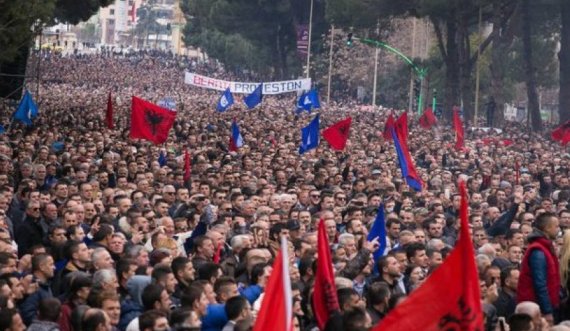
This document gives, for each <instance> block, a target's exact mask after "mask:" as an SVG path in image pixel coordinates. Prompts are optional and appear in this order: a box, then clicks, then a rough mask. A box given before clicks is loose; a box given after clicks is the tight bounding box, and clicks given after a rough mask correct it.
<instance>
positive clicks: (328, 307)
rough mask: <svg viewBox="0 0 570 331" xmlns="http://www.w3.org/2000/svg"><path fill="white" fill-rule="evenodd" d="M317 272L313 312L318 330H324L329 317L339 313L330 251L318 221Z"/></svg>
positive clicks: (325, 235) (321, 222)
mask: <svg viewBox="0 0 570 331" xmlns="http://www.w3.org/2000/svg"><path fill="white" fill-rule="evenodd" d="M317 252H318V255H319V258H318V259H317V271H316V275H315V283H314V289H315V291H314V292H313V310H314V311H315V319H316V320H317V324H318V326H319V329H321V330H324V329H325V326H326V325H327V321H328V320H329V317H330V315H331V314H332V313H333V312H335V311H339V310H340V307H339V303H338V297H337V294H336V285H335V283H334V272H333V266H332V259H331V250H330V246H329V241H328V239H327V232H326V229H325V221H324V220H322V219H321V220H320V221H319V229H318V232H317Z"/></svg>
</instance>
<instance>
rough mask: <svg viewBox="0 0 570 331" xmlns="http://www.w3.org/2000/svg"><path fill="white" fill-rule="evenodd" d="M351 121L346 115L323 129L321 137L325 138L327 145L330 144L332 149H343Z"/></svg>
mask: <svg viewBox="0 0 570 331" xmlns="http://www.w3.org/2000/svg"><path fill="white" fill-rule="evenodd" d="M351 123H352V118H351V117H347V118H345V119H343V120H342V121H339V122H336V123H335V124H333V125H332V126H330V127H328V128H326V129H325V130H323V133H322V135H323V138H325V140H326V141H327V142H328V143H329V145H331V147H332V149H334V150H337V151H342V150H343V149H344V147H345V146H346V141H347V140H348V136H349V135H350V124H351Z"/></svg>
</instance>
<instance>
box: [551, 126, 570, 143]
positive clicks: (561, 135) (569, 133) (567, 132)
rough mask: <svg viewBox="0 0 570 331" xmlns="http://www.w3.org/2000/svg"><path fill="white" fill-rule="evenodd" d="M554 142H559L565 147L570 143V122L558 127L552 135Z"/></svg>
mask: <svg viewBox="0 0 570 331" xmlns="http://www.w3.org/2000/svg"><path fill="white" fill-rule="evenodd" d="M551 137H552V140H554V141H559V142H560V144H562V145H563V146H565V145H566V144H567V143H568V142H569V141H570V121H567V122H566V123H564V124H562V125H561V126H559V127H557V128H556V129H555V130H553V131H552V133H551Z"/></svg>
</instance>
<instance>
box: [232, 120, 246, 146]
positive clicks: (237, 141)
mask: <svg viewBox="0 0 570 331" xmlns="http://www.w3.org/2000/svg"><path fill="white" fill-rule="evenodd" d="M242 146H243V136H242V135H241V133H240V132H239V127H238V125H237V122H236V120H235V119H234V120H233V121H232V134H231V136H230V151H232V152H237V150H238V148H240V147H242Z"/></svg>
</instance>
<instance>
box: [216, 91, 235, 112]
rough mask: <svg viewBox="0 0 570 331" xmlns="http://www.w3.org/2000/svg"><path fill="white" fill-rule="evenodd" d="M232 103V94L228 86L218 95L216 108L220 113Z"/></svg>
mask: <svg viewBox="0 0 570 331" xmlns="http://www.w3.org/2000/svg"><path fill="white" fill-rule="evenodd" d="M233 104H234V96H233V95H232V92H231V91H230V88H229V87H228V88H227V89H226V90H225V91H224V93H222V95H221V96H220V100H218V105H217V106H216V110H217V111H218V112H220V113H223V112H225V111H226V110H228V108H230V107H231V106H232V105H233Z"/></svg>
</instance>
